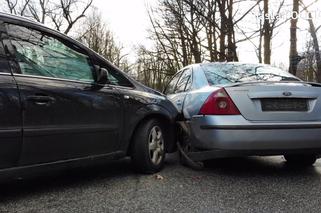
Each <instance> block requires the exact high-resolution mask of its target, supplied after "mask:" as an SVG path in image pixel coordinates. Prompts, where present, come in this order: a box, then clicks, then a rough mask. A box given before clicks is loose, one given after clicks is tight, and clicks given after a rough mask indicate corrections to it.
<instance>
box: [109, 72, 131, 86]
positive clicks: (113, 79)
mask: <svg viewBox="0 0 321 213" xmlns="http://www.w3.org/2000/svg"><path fill="white" fill-rule="evenodd" d="M108 80H109V83H110V84H112V85H116V86H122V87H132V86H133V85H132V83H130V81H129V80H128V79H127V78H126V77H125V76H123V74H122V73H120V72H118V71H115V70H113V69H109V70H108Z"/></svg>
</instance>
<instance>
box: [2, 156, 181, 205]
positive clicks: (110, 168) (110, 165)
mask: <svg viewBox="0 0 321 213" xmlns="http://www.w3.org/2000/svg"><path fill="white" fill-rule="evenodd" d="M176 164H177V161H176V159H175V158H172V157H171V158H170V159H168V160H167V161H166V163H165V167H173V166H174V165H176ZM141 176H142V174H138V173H137V172H135V171H134V169H133V168H132V165H131V162H130V159H122V160H117V161H111V162H107V163H106V162H100V163H97V162H96V164H94V165H88V166H84V167H77V168H72V169H65V170H63V171H51V172H49V173H41V172H40V173H36V174H33V175H31V176H27V177H23V178H19V179H14V180H8V181H6V182H2V183H0V203H1V202H3V201H8V200H19V199H23V198H25V197H27V196H28V195H33V196H34V195H35V194H42V193H50V192H53V191H59V190H61V191H64V190H68V188H73V187H79V186H81V187H91V186H94V185H97V184H103V183H104V182H109V181H112V180H116V179H126V178H127V179H133V180H135V179H138V178H139V177H141Z"/></svg>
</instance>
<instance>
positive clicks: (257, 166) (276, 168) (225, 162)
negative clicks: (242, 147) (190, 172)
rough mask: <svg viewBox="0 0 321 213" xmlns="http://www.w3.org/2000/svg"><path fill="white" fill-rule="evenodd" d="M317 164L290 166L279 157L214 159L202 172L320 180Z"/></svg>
mask: <svg viewBox="0 0 321 213" xmlns="http://www.w3.org/2000/svg"><path fill="white" fill-rule="evenodd" d="M319 166H320V164H319V162H317V163H315V164H314V166H310V167H299V166H293V165H292V166H291V165H289V164H287V163H286V162H285V160H284V159H283V158H281V157H247V158H246V157H244V158H229V159H216V160H213V161H211V162H210V163H208V164H207V166H206V168H205V169H204V171H207V172H213V173H217V174H220V175H237V176H275V175H277V176H280V177H288V176H291V177H293V176H302V175H303V176H311V177H312V178H313V177H316V178H320V176H321V174H320V172H319V171H318V169H319Z"/></svg>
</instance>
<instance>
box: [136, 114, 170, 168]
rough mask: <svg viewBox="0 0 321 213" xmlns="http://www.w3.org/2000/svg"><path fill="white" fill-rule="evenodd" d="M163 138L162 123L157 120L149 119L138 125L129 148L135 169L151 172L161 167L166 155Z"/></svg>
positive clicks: (164, 137)
mask: <svg viewBox="0 0 321 213" xmlns="http://www.w3.org/2000/svg"><path fill="white" fill-rule="evenodd" d="M155 132H156V138H155ZM158 137H160V138H159V139H158ZM165 140H166V135H165V131H164V128H163V125H162V123H161V122H159V121H158V120H156V119H151V120H148V121H146V122H144V123H142V124H141V125H139V127H138V128H137V130H136V132H135V134H134V138H133V141H132V142H133V144H132V149H131V158H132V163H133V165H134V168H135V170H136V171H138V172H142V173H145V174H153V173H156V172H159V171H160V170H161V169H162V168H163V166H164V160H165V155H166V152H165V150H166V147H165V146H166V142H165ZM153 141H154V142H153ZM157 153H158V155H159V156H160V157H159V158H158V157H157Z"/></svg>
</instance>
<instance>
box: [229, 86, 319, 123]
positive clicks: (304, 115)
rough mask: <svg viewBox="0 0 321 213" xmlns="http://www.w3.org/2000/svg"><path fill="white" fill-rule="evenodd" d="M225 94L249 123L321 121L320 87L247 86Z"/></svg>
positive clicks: (230, 88) (233, 87)
mask: <svg viewBox="0 0 321 213" xmlns="http://www.w3.org/2000/svg"><path fill="white" fill-rule="evenodd" d="M225 90H226V91H227V93H228V94H229V96H230V97H231V98H232V100H233V102H234V103H235V105H236V106H237V108H238V109H239V110H240V112H241V114H242V115H243V116H244V118H245V119H247V120H251V121H273V122H286V121H321V87H317V86H311V85H310V84H306V83H301V82H298V83H288V82H287V83H283V82H279V83H270V82H263V83H249V84H240V85H234V86H227V87H225Z"/></svg>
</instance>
